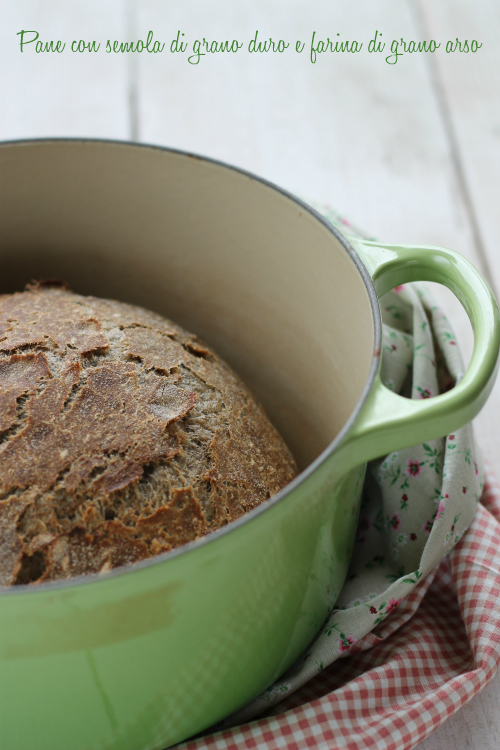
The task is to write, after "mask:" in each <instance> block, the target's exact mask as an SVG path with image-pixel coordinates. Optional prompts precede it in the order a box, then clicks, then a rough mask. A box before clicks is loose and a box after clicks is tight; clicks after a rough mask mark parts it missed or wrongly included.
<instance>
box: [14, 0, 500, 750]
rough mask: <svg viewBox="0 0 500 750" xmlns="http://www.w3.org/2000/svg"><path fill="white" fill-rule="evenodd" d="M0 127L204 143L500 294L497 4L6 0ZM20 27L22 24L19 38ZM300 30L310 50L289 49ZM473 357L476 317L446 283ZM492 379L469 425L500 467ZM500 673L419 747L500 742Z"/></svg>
mask: <svg viewBox="0 0 500 750" xmlns="http://www.w3.org/2000/svg"><path fill="white" fill-rule="evenodd" d="M0 19H1V22H0V139H14V138H27V137H41V136H92V137H105V138H116V139H132V140H138V141H145V142H150V143H158V144H164V145H169V146H173V147H177V148H181V149H186V150H188V151H194V152H199V153H202V154H206V155H209V156H212V157H215V158H218V159H221V160H223V161H227V162H231V163H233V164H236V165H238V166H240V167H243V168H246V169H249V170H251V171H253V172H256V173H257V174H260V175H262V176H264V177H266V178H268V179H270V180H272V181H273V182H275V183H277V184H279V185H282V186H284V187H285V188H288V189H290V190H296V191H299V192H301V193H302V194H305V195H309V196H311V197H312V198H316V199H318V200H322V201H325V202H327V203H329V204H330V205H331V206H333V207H336V208H337V209H338V210H339V211H341V212H343V213H344V214H346V215H347V216H349V217H351V218H352V219H353V220H354V222H355V223H357V224H358V225H359V226H360V227H365V228H366V229H367V230H369V231H370V232H371V233H373V234H374V235H376V236H377V237H379V238H380V239H384V240H387V241H393V242H412V243H423V244H433V245H443V246H445V247H446V246H447V247H451V248H453V249H455V250H458V251H459V252H460V253H462V254H463V255H465V256H467V257H468V258H470V259H471V260H472V261H473V262H474V263H475V264H476V265H477V267H478V268H479V269H480V270H481V271H482V273H483V274H484V276H485V277H486V278H487V279H488V280H489V282H490V284H491V285H492V287H493V288H494V289H496V290H500V254H499V252H498V247H499V246H500V210H499V206H498V204H499V198H500V45H499V44H498V38H499V35H500V3H499V2H498V0H434V1H433V0H414V1H413V0H351V2H346V1H345V0H343V1H342V0H70V2H68V0H0ZM21 29H25V30H32V29H34V30H37V31H38V32H39V34H40V40H42V41H43V42H47V41H50V40H54V41H55V40H57V39H61V40H63V41H66V42H67V44H68V47H69V45H70V43H71V41H72V40H79V39H83V40H86V41H93V40H97V41H101V42H102V43H103V44H102V47H103V48H104V46H105V42H106V40H107V39H110V40H111V42H113V41H114V40H120V41H126V40H129V41H131V40H137V39H144V40H145V39H146V37H147V34H148V31H149V30H150V29H151V30H153V32H154V38H155V39H158V40H160V41H162V42H167V47H168V46H169V45H170V42H171V40H172V39H173V38H175V37H176V36H177V32H178V31H181V32H184V34H185V39H186V40H188V42H189V44H190V45H192V43H193V41H194V39H196V38H199V39H202V38H203V37H205V38H206V39H207V40H209V41H212V40H225V39H227V38H229V39H230V40H232V39H233V38H237V39H240V40H246V41H247V43H248V40H250V39H251V38H252V37H253V36H254V34H255V31H256V30H258V31H259V37H260V38H261V39H264V38H269V37H272V38H273V39H275V40H279V39H280V38H283V39H285V40H286V41H292V43H293V44H292V45H291V46H290V49H289V50H287V51H286V52H285V53H283V54H279V53H275V54H272V53H270V54H260V55H259V54H253V55H250V54H245V53H244V51H243V50H242V52H241V53H239V54H236V55H235V54H231V53H225V54H218V55H217V54H213V55H205V57H203V58H201V60H200V63H199V64H198V65H191V64H189V63H188V62H187V54H167V53H163V54H149V53H142V54H135V55H131V54H128V55H127V54H114V53H111V54H105V53H104V51H100V52H99V53H97V54H95V53H91V52H84V53H81V54H80V53H71V52H70V51H69V50H68V51H65V52H64V53H63V54H62V55H59V54H57V53H40V54H36V52H35V51H34V50H33V48H34V46H35V45H34V43H32V44H31V45H28V46H27V47H26V48H25V51H24V52H23V54H21V53H20V51H19V36H17V32H18V31H20V30H21ZM375 30H378V31H379V32H382V35H383V36H382V38H383V39H384V40H386V41H387V42H388V43H390V41H391V40H392V39H394V38H398V39H399V38H401V37H403V38H404V39H405V40H406V41H409V40H412V39H413V40H416V41H418V40H422V39H427V40H429V39H431V38H433V39H436V40H438V41H443V40H444V42H446V40H448V39H452V40H454V39H455V38H456V37H458V38H459V39H468V40H469V41H470V40H471V39H476V40H478V41H479V42H482V44H483V47H482V48H481V49H480V50H479V51H478V52H477V53H476V54H472V53H469V54H463V53H462V54H459V53H454V54H446V53H445V52H444V51H443V48H444V46H445V44H444V43H443V45H442V48H441V50H439V52H437V53H435V54H426V55H423V54H412V55H410V54H405V55H403V56H402V57H400V58H399V60H398V62H397V64H396V65H389V64H387V63H386V62H385V57H386V54H387V53H389V50H388V51H387V53H385V54H378V55H377V54H371V55H369V54H366V53H365V54H362V53H359V54H348V53H345V54H335V53H328V54H323V55H321V56H319V57H318V60H317V62H316V64H314V65H313V64H311V62H310V61H309V59H308V44H309V40H310V37H311V33H312V31H316V32H317V38H318V39H319V38H323V39H325V38H326V37H327V36H328V37H330V38H333V39H336V38H338V37H337V36H336V35H337V33H339V34H340V37H339V38H341V39H344V40H345V39H348V40H353V39H357V40H359V41H364V42H365V46H366V44H367V42H368V41H369V40H370V39H371V38H372V36H373V34H374V32H375ZM28 38H30V37H29V35H27V36H26V39H28ZM297 39H302V40H303V41H306V42H307V44H306V49H305V50H304V52H303V53H302V54H297V53H295V51H294V50H293V47H294V43H295V41H296V40H297ZM444 297H445V303H446V305H447V306H448V307H449V308H450V309H451V311H452V313H453V315H454V316H455V327H456V329H457V334H458V336H459V339H460V342H461V344H462V348H463V350H464V351H465V352H466V354H467V356H470V352H471V348H472V335H471V331H470V326H469V324H468V321H467V319H466V316H465V313H464V312H463V310H462V308H461V306H460V305H459V303H458V302H456V300H454V298H451V295H448V294H446V295H444ZM499 417H500V385H498V384H497V386H496V388H495V390H494V393H493V395H492V397H491V399H490V401H489V403H488V406H487V407H486V408H485V409H484V410H483V412H482V413H481V414H480V416H479V417H478V418H477V420H476V431H477V436H478V441H479V443H480V445H481V447H482V449H483V452H484V454H485V456H486V458H487V459H488V460H489V462H490V463H491V465H492V466H493V468H496V464H497V461H496V457H497V455H498V451H499V449H500V419H499ZM499 708H500V677H497V678H496V679H495V680H493V682H492V683H491V684H490V686H489V687H488V688H487V689H486V690H485V691H484V692H483V693H482V694H481V695H479V696H478V697H476V698H475V699H474V700H473V701H472V702H471V703H470V704H468V705H467V706H466V707H465V708H464V709H463V710H462V711H461V712H460V713H459V714H458V715H456V716H455V717H453V718H452V719H451V720H450V721H448V722H447V723H446V724H444V725H443V726H442V727H441V728H440V729H439V730H437V731H436V732H435V733H434V734H433V735H431V736H430V737H429V738H428V739H427V740H425V741H424V742H422V743H421V744H420V746H419V747H420V748H421V750H450V749H451V748H454V750H465V749H466V748H475V750H498V748H499V747H500V712H499Z"/></svg>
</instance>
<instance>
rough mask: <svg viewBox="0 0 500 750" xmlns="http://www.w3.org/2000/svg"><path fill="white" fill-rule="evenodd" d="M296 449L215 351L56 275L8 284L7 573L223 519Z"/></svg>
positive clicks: (62, 567) (95, 562)
mask: <svg viewBox="0 0 500 750" xmlns="http://www.w3.org/2000/svg"><path fill="white" fill-rule="evenodd" d="M296 474H297V467H296V465H295V462H294V460H293V458H292V456H291V454H290V452H289V451H288V449H287V447H286V446H285V444H284V442H283V440H282V439H281V438H280V436H279V435H278V433H277V432H276V430H275V429H274V428H273V426H272V425H271V424H270V422H269V420H268V419H267V417H266V415H265V414H264V412H263V410H262V408H261V407H260V406H259V405H258V404H257V403H256V402H255V400H254V399H253V397H252V395H251V394H250V393H249V392H248V390H247V389H246V388H245V386H244V385H243V384H242V382H241V381H240V380H239V379H238V378H237V377H236V375H235V374H234V373H233V372H232V370H230V368H229V367H228V366H227V365H226V364H225V363H224V362H223V361H222V360H221V359H219V358H218V357H217V356H216V354H214V352H212V351H211V350H210V349H209V348H208V347H206V346H205V345H204V344H203V343H202V342H200V341H199V340H198V339H197V338H196V337H195V336H193V335H191V334H189V333H187V332H186V331H184V330H183V329H181V328H180V327H178V326H177V325H175V324H174V323H172V322H170V321H168V320H166V319H165V318H163V317H161V316H159V315H156V314H155V313H151V312H148V311H147V310H143V309H142V308H139V307H134V306H132V305H127V304H124V303H120V302H115V301H112V300H104V299H98V298H95V297H82V296H79V295H77V294H73V293H72V292H71V291H70V290H69V289H67V288H66V287H65V286H64V285H63V284H60V283H58V282H42V283H37V284H32V285H28V287H27V289H26V291H24V292H21V293H17V294H12V295H0V585H1V586H10V585H13V584H27V583H38V582H41V581H52V580H57V579H64V578H69V577H72V576H76V575H83V574H87V573H98V572H105V571H108V570H110V569H111V568H115V567H117V566H120V565H125V564H129V563H133V562H136V561H138V560H143V559H146V558H148V557H151V556H153V555H157V554H160V553H161V552H166V551H169V550H171V549H174V548H175V547H178V546H180V545H182V544H186V543H187V542H190V541H193V540H195V539H197V538H199V537H201V536H203V535H205V534H207V533H209V532H210V531H214V530H215V529H218V528H221V527H222V526H224V525H226V524H227V523H228V522H230V521H232V520H233V519H235V518H238V517H239V516H241V515H242V514H243V513H245V512H247V511H248V510H251V509H252V508H255V507H256V506H257V505H259V504H260V503H262V502H264V501H265V500H267V499H269V498H270V497H271V496H272V495H274V494H275V493H276V492H278V491H279V490H280V489H282V488H283V487H284V486H285V485H286V484H288V482H290V481H291V480H292V479H293V478H294V476H296Z"/></svg>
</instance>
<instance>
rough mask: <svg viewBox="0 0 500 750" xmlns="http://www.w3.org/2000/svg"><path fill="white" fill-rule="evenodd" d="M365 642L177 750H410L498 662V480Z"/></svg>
mask: <svg viewBox="0 0 500 750" xmlns="http://www.w3.org/2000/svg"><path fill="white" fill-rule="evenodd" d="M366 638H367V639H368V640H369V643H370V645H371V648H370V649H369V650H367V651H366V650H365V651H358V653H356V654H353V655H352V656H349V657H347V658H346V659H343V660H340V661H336V662H335V663H333V664H332V665H331V666H330V667H327V668H325V669H324V671H323V672H320V673H319V674H318V675H317V676H316V677H315V678H314V679H313V680H311V681H310V682H308V683H307V684H305V685H304V686H303V687H302V688H300V690H298V691H297V692H295V693H293V694H292V695H290V696H289V697H287V698H286V699H285V700H284V701H282V702H281V703H279V704H278V705H276V706H275V707H274V708H273V709H271V710H270V711H268V712H267V713H266V714H265V715H264V716H261V717H260V718H259V719H257V720H255V721H252V722H251V723H249V724H244V725H242V726H238V727H234V728H232V729H227V730H224V731H222V732H217V733H216V734H212V735H210V736H206V737H202V738H200V739H198V740H193V741H188V742H186V743H184V744H183V745H181V746H178V747H182V748H183V750H206V749H214V750H215V749H216V750H244V749H246V748H252V749H253V748H255V750H278V748H287V749H289V750H302V749H304V750H305V749H306V748H325V749H326V748H328V749H329V750H335V749H336V748H339V750H340V748H342V750H344V749H345V750H365V748H367V749H368V748H369V749H370V750H410V748H413V747H415V746H416V745H417V744H418V743H419V742H421V741H422V740H423V739H424V738H425V737H427V735H428V734H430V733H431V732H432V731H433V730H434V729H436V728H437V727H439V726H440V725H441V724H442V723H443V722H444V721H446V719H448V718H449V717H450V716H452V715H453V714H454V713H456V711H458V710H459V709H460V708H461V707H462V706H463V705H465V703H467V702H468V701H470V700H471V698H473V697H474V696H475V695H477V693H479V692H480V691H481V690H482V689H483V688H484V687H486V685H487V684H488V683H489V682H490V680H491V679H492V677H493V676H494V674H495V672H496V670H497V669H498V666H499V665H500V486H499V485H498V484H496V482H495V481H494V480H493V478H492V477H491V475H487V481H486V484H485V488H484V493H483V496H482V498H481V504H480V505H479V507H478V510H477V513H476V516H475V518H474V521H473V522H472V525H471V526H470V528H469V529H468V531H467V532H466V533H465V535H464V536H463V538H462V539H461V540H460V542H459V543H458V544H457V545H456V547H455V548H454V549H453V550H452V552H451V553H450V555H449V556H448V558H447V559H446V560H444V561H443V562H442V563H441V565H440V566H439V567H438V568H437V570H435V571H434V572H433V573H431V575H430V576H427V578H426V579H425V580H424V581H423V582H422V583H421V584H420V585H419V586H417V588H416V589H415V590H414V591H413V592H412V593H411V594H410V596H408V597H407V599H405V600H404V601H403V602H402V603H401V605H400V607H399V608H398V610H396V611H395V612H394V613H393V614H391V615H390V616H389V617H388V618H387V619H386V620H384V622H382V623H381V624H380V625H379V626H378V627H377V628H376V629H375V630H374V631H372V632H371V633H369V634H368V635H367V636H366Z"/></svg>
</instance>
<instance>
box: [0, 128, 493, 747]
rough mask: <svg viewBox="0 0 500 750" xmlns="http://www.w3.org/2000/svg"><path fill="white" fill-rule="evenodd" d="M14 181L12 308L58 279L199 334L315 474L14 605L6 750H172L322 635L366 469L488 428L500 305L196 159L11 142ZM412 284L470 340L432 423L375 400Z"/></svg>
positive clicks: (0, 643) (453, 271)
mask: <svg viewBox="0 0 500 750" xmlns="http://www.w3.org/2000/svg"><path fill="white" fill-rule="evenodd" d="M0 175H1V181H0V264H1V266H0V267H1V275H0V279H1V291H2V292H13V291H15V290H19V289H22V288H23V287H24V285H25V283H26V281H28V280H29V279H31V278H61V279H65V280H66V281H68V282H69V283H70V285H71V286H72V288H73V289H74V290H75V291H78V292H80V293H83V294H87V293H91V294H94V295H100V296H104V297H112V298H116V299H119V300H122V301H126V302H131V303H136V304H139V305H142V306H144V307H147V308H150V309H153V310H156V311H157V312H159V313H163V314H165V315H167V316H168V317H171V318H173V319H174V320H176V321H177V322H179V323H180V324H181V325H183V326H184V327H186V328H187V329H188V330H192V331H195V332H196V333H197V334H199V335H200V336H201V337H202V338H204V339H206V340H207V341H208V342H209V343H210V344H212V345H213V346H214V347H215V348H216V350H217V351H218V352H220V354H221V355H222V356H223V357H225V358H226V359H227V361H228V362H229V363H230V364H231V365H232V366H233V367H234V368H235V369H236V371H237V372H239V373H240V374H241V376H242V377H243V379H244V380H245V381H246V383H247V384H248V385H249V386H250V388H251V389H252V390H253V391H254V393H255V394H256V396H257V398H258V399H259V400H260V401H261V402H262V403H263V405H264V407H265V408H266V410H267V412H268V414H269V416H270V417H271V419H272V421H273V422H274V424H275V425H276V426H277V428H278V429H279V430H280V432H281V433H282V435H283V437H284V438H285V440H286V441H287V443H288V445H289V446H290V448H291V450H292V452H293V453H294V455H295V457H296V458H297V461H298V463H299V466H300V468H301V470H302V473H301V474H300V475H299V476H298V477H297V479H295V480H294V481H293V482H292V483H291V484H290V485H289V486H288V487H286V488H285V489H284V490H283V491H282V492H280V493H279V494H278V495H276V496H275V497H274V498H273V499H271V500H270V501H269V502H268V503H266V504H265V505H264V506H261V507H259V508H257V509H256V510H254V511H252V512H251V513H249V514H248V515H247V516H245V517H244V518H242V519H240V520H238V521H236V522H234V523H232V524H231V525H230V526H228V527H226V528H225V529H223V530H222V531H218V532H215V533H213V534H210V535H209V536H207V537H205V538H204V539H202V540H201V541H198V542H195V543H193V544H190V545H187V546H186V547H184V548H182V549H179V550H175V551H173V552H171V553H167V554H164V555H160V556H159V557H157V558H155V559H154V560H148V561H145V562H143V563H139V564H136V565H134V566H131V567H128V568H123V569H120V570H117V571H115V572H111V573H109V574H106V575H102V576H89V577H87V578H81V579H75V580H74V581H71V582H69V583H56V584H45V585H40V586H32V587H28V586H26V587H25V586H20V587H16V588H13V589H8V590H3V591H2V592H1V595H0V746H1V748H2V750H34V748H40V749H42V748H43V750H45V748H47V749H48V748H50V750H68V748H71V750H97V749H98V748H99V750H111V749H113V750H118V749H119V750H161V749H162V748H165V747H166V746H168V745H171V744H173V743H176V742H179V741H180V740H183V739H185V738H187V737H189V736H191V735H193V734H195V733H197V732H199V731H201V730H203V729H205V728H207V727H209V726H210V725H211V724H213V723H214V722H217V721H218V720H220V719H222V718H223V717H224V716H227V715H228V714H230V713H231V712H233V711H235V710H236V709H237V708H239V707H240V706H242V705H243V704H245V703H246V702H247V701H249V700H250V699H252V698H254V697H255V696H256V695H258V694H259V693H260V692H261V691H262V690H263V689H264V688H265V687H266V686H268V685H269V684H270V683H272V682H273V681H274V680H275V679H276V678H277V677H279V675H280V674H281V673H283V671H284V670H285V669H287V667H289V666H290V664H291V663H292V662H293V661H294V660H295V659H296V657H297V656H298V655H299V654H300V652H301V651H302V650H303V649H304V648H305V647H306V646H307V645H308V643H309V642H310V641H311V639H312V638H313V637H314V636H315V634H316V633H317V632H318V629H319V628H320V627H321V625H322V623H323V622H324V620H325V618H326V616H327V614H328V613H329V611H330V610H331V608H332V606H333V604H334V602H335V599H336V596H337V595H338V592H339V591H340V589H341V587H342V584H343V581H344V577H345V574H346V571H347V568H348V564H349V558H350V555H351V549H352V543H353V536H354V530H355V526H356V520H357V515H358V507H359V501H360V492H361V487H362V483H363V477H364V473H365V465H366V461H367V460H369V459H372V458H374V457H376V456H379V455H382V454H385V453H388V452H389V451H391V450H394V449H398V448H403V447H407V446H410V445H413V444H417V443H420V442H423V441H425V440H430V439H431V438H436V437H439V436H442V435H444V434H446V433H448V432H450V431H452V430H455V429H457V428H458V427H460V426H461V425H463V424H465V423H466V422H468V421H469V420H471V419H472V418H473V417H474V416H475V415H476V414H477V412H478V411H479V409H480V408H481V407H482V405H483V404H484V402H485V400H486V398H487V396H488V394H489V392H490V390H491V387H492V384H493V380H494V376H495V370H496V362H497V354H498V348H499V318H498V310H497V306H496V303H495V300H494V298H493V296H492V294H491V292H490V290H489V288H488V286H487V285H486V283H485V282H484V281H483V280H482V278H481V277H480V276H479V274H478V273H477V272H476V271H475V269H474V268H473V267H472V266H471V265H470V263H468V262H467V261H466V260H464V259H463V258H462V257H460V256H459V255H456V254H455V253H453V252H451V251H449V250H443V249H440V248H435V247H418V248H416V247H411V246H405V247H400V246H398V247H395V246H387V245H379V244H377V243H369V242H358V241H356V242H355V241H351V242H349V241H348V240H347V239H346V238H345V237H343V236H342V235H341V234H340V233H339V232H338V231H337V230H336V229H334V228H333V227H332V226H330V225H329V224H328V223H327V222H325V221H324V220H323V219H322V218H321V217H320V216H319V215H318V214H316V213H315V212H314V211H312V210H311V209H310V208H308V207H307V206H306V205H304V204H303V203H301V202H300V201H299V200H297V199H295V198H293V197H292V196H290V195H288V194H286V193H284V192H283V191H281V190H279V189H278V188H276V187H275V186H273V185H270V184H269V183H267V182H265V181H263V180H260V179H258V178H256V177H255V176H253V175H251V174H248V173H245V172H242V171H239V170H237V169H233V168H231V167H228V166H226V165H223V164H219V163H216V162H214V161H211V160H208V159H202V158H200V157H198V156H193V155H191V154H186V153H180V152H177V151H171V150H167V149H161V148H156V147H151V146H138V145H132V144H124V143H115V142H106V141H91V140H46V141H31V142H11V143H4V144H1V145H0ZM354 245H355V246H354ZM417 279H421V280H431V281H438V282H440V283H442V284H445V285H446V286H448V287H450V289H452V290H453V292H455V294H456V295H457V297H458V298H459V299H460V300H461V302H462V303H463V305H464V307H465V309H466V310H467V312H468V314H469V316H470V319H471V321H472V325H473V328H474V333H475V348H474V353H473V357H472V361H471V363H470V366H469V368H468V371H467V374H466V375H465V377H464V378H463V380H462V381H461V382H460V383H459V385H458V386H457V387H456V388H454V389H453V390H452V391H450V392H449V393H446V394H444V395H441V396H438V397H436V398H433V399H430V400H423V401H418V402H417V401H411V400H406V399H403V398H401V397H399V396H397V395H395V394H393V393H391V392H390V391H388V390H387V389H385V388H384V387H383V386H382V384H381V381H380V378H379V364H380V347H381V320H380V312H379V307H378V301H377V296H380V295H382V294H384V293H385V292H386V291H388V290H389V289H391V288H392V287H394V286H396V285H398V284H402V283H405V282H409V281H414V280H417Z"/></svg>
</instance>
